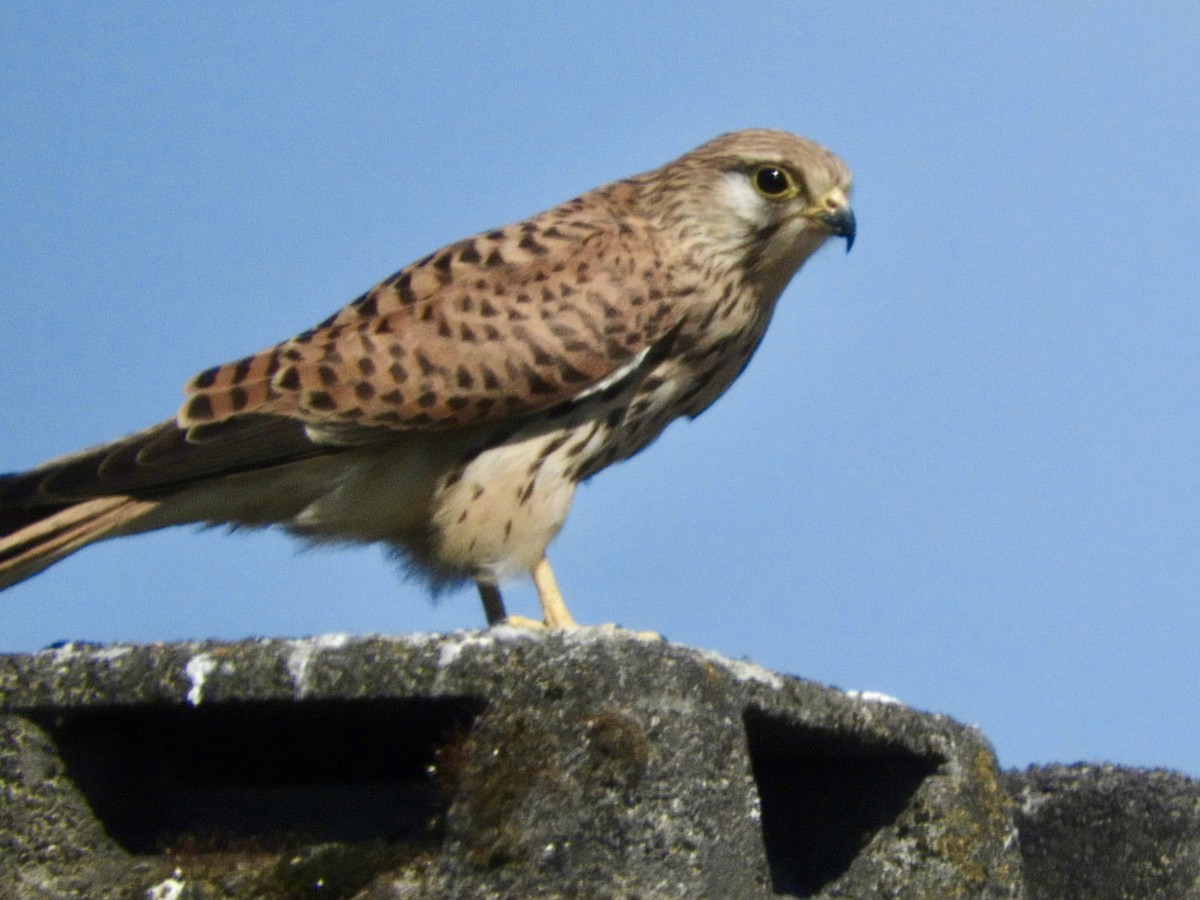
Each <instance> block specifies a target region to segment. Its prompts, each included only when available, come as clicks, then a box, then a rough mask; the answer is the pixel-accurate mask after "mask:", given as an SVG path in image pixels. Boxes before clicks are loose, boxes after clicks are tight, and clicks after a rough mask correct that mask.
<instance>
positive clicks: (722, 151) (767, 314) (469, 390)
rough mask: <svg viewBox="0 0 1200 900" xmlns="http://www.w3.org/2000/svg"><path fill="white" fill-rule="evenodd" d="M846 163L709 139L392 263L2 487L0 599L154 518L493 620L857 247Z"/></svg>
mask: <svg viewBox="0 0 1200 900" xmlns="http://www.w3.org/2000/svg"><path fill="white" fill-rule="evenodd" d="M849 191H850V172H849V170H848V169H847V168H846V165H845V164H844V163H843V162H842V161H841V160H840V159H839V158H838V157H837V156H835V155H834V154H833V153H831V152H830V151H828V150H826V149H825V148H823V147H820V146H818V145H817V144H814V143H812V142H811V141H808V140H806V139H804V138H801V137H797V136H796V135H792V134H788V133H786V132H782V131H766V130H750V131H739V132H734V133H731V134H725V135H722V136H720V137H718V138H716V139H714V140H712V141H709V142H708V143H706V144H704V145H702V146H701V147H699V148H697V149H696V150H693V151H692V152H690V153H687V154H685V155H684V156H681V157H680V158H679V159H677V160H675V161H674V162H670V163H667V164H666V165H665V166H662V167H660V168H657V169H654V170H652V171H650V172H646V173H644V174H642V175H635V176H633V177H632V178H627V179H625V180H623V181H617V182H614V183H612V184H609V185H605V186H603V187H599V188H596V189H595V190H593V191H590V192H589V193H586V194H583V195H582V196H580V197H577V198H575V199H574V200H569V201H567V202H566V203H563V204H562V205H560V206H556V207H554V208H553V209H550V210H547V211H546V212H543V213H541V214H539V215H536V216H533V217H532V218H530V219H526V220H525V221H522V222H517V223H515V224H513V225H509V226H507V227H504V228H497V229H495V230H493V231H487V232H484V233H482V234H478V235H476V236H474V237H470V238H467V239H465V240H462V241H459V242H458V243H455V244H451V245H450V246H448V247H445V248H443V249H441V250H438V251H437V252H436V253H431V254H430V255H429V256H427V257H425V258H424V259H422V260H420V261H418V262H415V263H413V264H412V265H410V266H408V267H407V268H404V269H401V270H400V271H399V272H397V273H396V274H395V275H392V276H391V277H390V278H388V279H386V280H385V281H383V282H381V283H379V284H378V285H376V286H375V287H373V288H372V289H371V290H369V291H367V292H366V293H365V294H363V295H362V296H361V297H359V298H358V299H357V300H354V301H353V302H351V303H350V304H349V305H347V306H346V307H344V308H343V309H342V310H340V311H339V312H338V313H336V314H335V315H333V316H331V317H330V318H328V319H326V320H325V321H324V322H322V323H321V324H319V325H317V326H316V327H314V328H310V329H309V330H307V331H304V332H302V333H300V334H299V335H297V336H296V337H294V338H291V339H290V340H286V341H284V342H282V343H280V344H277V345H275V346H274V347H271V348H269V349H267V350H263V351H262V352H261V353H257V354H255V355H253V356H248V357H246V358H244V359H240V360H238V361H236V362H232V363H227V364H226V365H223V366H217V367H215V368H212V369H208V370H206V371H204V372H201V373H200V374H199V375H197V376H196V377H195V378H193V379H192V380H191V381H190V382H189V383H188V385H187V388H186V392H187V400H186V402H185V403H184V404H183V406H182V407H181V408H180V410H179V412H178V413H177V415H176V416H175V418H173V419H169V420H167V421H165V422H162V423H160V424H158V425H155V426H153V427H151V428H148V429H146V430H145V431H140V432H138V433H136V434H132V435H129V436H127V437H124V438H121V439H119V440H116V441H113V442H112V443H109V444H104V445H102V446H99V447H95V448H92V449H89V450H84V451H82V452H80V453H75V454H71V455H68V456H63V457H60V458H58V459H54V460H51V461H50V462H47V463H44V464H43V465H41V466H38V467H37V468H35V469H32V470H30V471H28V472H23V473H17V474H10V475H4V476H0V588H3V587H7V586H9V585H12V584H14V583H16V582H18V581H21V580H23V579H25V578H29V577H30V576H31V575H34V574H35V573H37V572H39V571H41V570H42V569H44V568H46V567H47V566H49V565H51V564H53V563H55V562H57V561H58V560H60V559H62V558H63V557H65V556H67V555H68V554H70V553H73V552H74V551H76V550H78V549H80V548H81V547H83V546H84V545H85V544H89V543H92V542H93V541H97V540H100V539H102V538H109V537H117V536H120V535H129V534H136V533H139V532H143V531H149V530H152V529H156V528H164V527H166V526H169V525H179V524H184V523H201V524H205V525H219V524H224V525H230V526H246V527H260V526H268V525H279V526H282V527H283V528H284V529H285V530H287V531H289V532H291V533H292V534H295V535H299V536H300V537H302V538H305V539H307V540H309V541H313V542H363V543H371V542H380V543H383V544H385V545H387V546H388V547H389V548H391V549H392V550H393V551H394V552H395V553H396V554H397V555H398V556H399V557H400V559H401V560H402V561H403V562H404V563H405V564H406V565H407V566H408V568H409V569H410V570H411V571H413V572H415V573H417V574H419V575H421V576H423V577H424V578H425V579H427V580H428V581H429V583H430V584H431V586H433V587H434V588H435V589H436V588H437V587H440V586H442V585H445V584H448V583H452V582H456V581H462V580H465V579H473V580H474V581H475V583H476V585H477V586H478V588H479V592H480V595H481V597H482V600H483V605H484V611H485V614H486V616H487V620H488V622H489V624H492V623H495V622H498V621H500V620H501V619H503V618H504V617H505V610H504V604H503V600H502V599H501V595H500V590H499V587H498V585H499V583H500V582H501V581H502V580H503V579H505V578H506V577H508V576H510V575H513V574H519V573H521V572H522V571H526V572H529V573H531V574H532V576H533V580H534V583H535V585H536V587H537V592H538V598H539V600H540V602H541V607H542V614H543V624H544V625H545V626H547V627H561V628H569V627H574V626H575V621H574V619H572V617H571V615H570V613H569V612H568V611H567V608H566V606H565V604H564V603H563V600H562V596H561V595H560V593H559V591H558V588H557V586H556V584H555V580H554V576H553V574H552V572H551V569H550V565H549V563H548V562H547V560H546V546H547V545H548V544H549V543H550V541H551V540H552V539H553V538H554V536H555V535H556V534H557V533H558V530H559V529H560V528H561V527H562V524H563V520H564V519H565V518H566V515H567V510H568V509H569V508H570V505H571V499H572V496H573V495H574V493H575V486H576V485H577V484H579V482H581V481H583V480H584V479H586V478H589V477H591V476H592V475H594V474H596V473H597V472H599V471H600V470H601V469H603V468H604V467H606V466H608V465H611V464H612V463H615V462H618V461H620V460H623V459H628V458H629V457H630V456H633V455H634V454H635V453H637V452H638V451H639V450H641V449H642V448H643V447H645V446H646V445H647V444H649V443H650V442H651V441H653V440H654V439H655V438H656V437H658V435H659V433H660V432H661V431H662V430H663V428H665V427H666V426H667V424H668V423H670V422H671V421H672V420H674V419H676V418H679V417H680V416H693V417H694V416H697V415H699V414H700V413H701V412H703V411H704V410H705V409H706V408H707V407H708V406H709V404H711V403H712V402H713V401H714V400H715V399H716V398H717V397H719V396H720V395H721V394H722V393H723V392H724V391H725V389H726V388H728V387H729V385H730V384H731V383H732V382H733V380H734V379H735V378H736V377H737V376H738V374H739V373H740V372H741V371H742V369H743V368H744V367H745V366H746V363H747V361H748V360H749V359H750V356H751V354H752V353H753V352H754V350H755V348H756V347H757V346H758V344H759V341H760V340H761V339H762V336H763V332H764V331H765V329H766V327H767V323H768V322H769V321H770V318H771V314H772V311H773V310H774V307H775V303H776V301H777V300H778V298H779V295H780V293H781V292H782V291H783V289H784V287H785V286H786V285H787V283H788V281H789V280H790V279H791V277H792V276H793V275H794V274H795V273H796V271H797V270H798V269H799V268H800V266H801V264H802V263H803V262H804V261H805V260H806V259H808V257H809V256H811V255H812V254H813V252H814V251H816V250H817V248H818V247H820V246H821V245H822V244H823V243H824V242H825V241H826V239H828V238H829V237H830V236H838V237H844V238H845V239H846V247H847V249H849V247H850V244H851V243H852V242H853V240H854V215H853V213H852V212H851V209H850V206H849V202H848V195H849Z"/></svg>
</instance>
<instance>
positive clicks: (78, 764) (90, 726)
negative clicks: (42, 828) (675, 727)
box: [22, 698, 483, 854]
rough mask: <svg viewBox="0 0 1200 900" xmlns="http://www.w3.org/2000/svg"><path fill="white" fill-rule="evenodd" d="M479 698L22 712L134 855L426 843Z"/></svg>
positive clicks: (117, 838) (445, 801)
mask: <svg viewBox="0 0 1200 900" xmlns="http://www.w3.org/2000/svg"><path fill="white" fill-rule="evenodd" d="M482 707H483V704H482V703H481V702H479V701H477V700H474V699H471V698H450V699H436V700H430V699H401V700H396V699H386V700H337V701H297V702H247V703H214V704H211V705H209V704H205V705H204V706H202V707H198V708H192V707H177V706H148V707H121V708H111V707H110V708H106V709H81V710H77V711H63V710H61V709H56V710H24V711H22V715H25V716H28V717H29V718H31V719H33V720H34V721H36V722H37V723H38V724H39V725H41V726H42V727H43V728H44V729H46V731H47V732H49V734H50V736H51V737H52V738H53V740H54V741H55V743H56V745H57V747H58V750H59V753H60V756H61V758H62V760H63V762H64V764H65V766H66V770H67V775H68V776H69V777H70V778H71V780H72V781H73V782H74V783H75V784H76V785H78V787H79V789H80V791H81V792H82V793H83V794H84V796H85V797H86V798H87V801H88V803H89V804H90V805H91V807H92V810H93V811H94V812H95V814H96V817H97V818H98V819H99V820H100V822H101V823H102V824H103V825H104V828H105V829H106V831H107V832H108V834H109V836H110V837H112V838H113V839H114V840H115V841H117V843H119V844H120V845H121V846H122V847H124V848H125V849H126V850H127V851H129V852H130V853H135V854H151V853H158V852H162V851H163V850H164V849H165V848H167V847H171V846H174V845H175V844H176V842H178V841H180V840H181V839H186V840H191V841H193V842H195V841H196V840H199V841H200V843H201V844H202V845H204V846H210V847H212V848H213V849H220V848H221V847H222V846H225V845H230V844H236V843H237V842H238V841H245V840H250V839H253V840H255V841H259V842H263V843H264V844H265V845H268V846H269V845H272V844H279V845H287V844H289V843H296V842H303V843H316V842H332V841H346V842H365V841H373V840H385V841H403V840H408V839H416V838H420V837H423V836H427V835H428V833H429V829H430V828H431V824H435V823H436V822H438V821H439V820H440V817H441V816H443V814H444V813H445V809H446V805H447V804H448V802H449V798H448V797H447V796H446V794H445V791H443V790H442V789H441V786H440V785H439V784H438V783H437V782H436V780H435V779H434V778H433V777H432V775H431V774H430V772H431V769H430V767H431V766H434V765H435V763H437V762H438V761H439V759H440V758H441V756H442V754H444V753H446V752H450V751H447V749H446V748H447V747H450V748H451V751H452V745H454V744H456V743H460V742H461V741H463V740H465V739H466V736H467V734H468V733H469V730H470V728H471V726H472V724H473V722H474V720H475V717H476V715H477V714H478V713H479V711H480V710H481V709H482Z"/></svg>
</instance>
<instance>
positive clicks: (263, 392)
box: [179, 208, 678, 433]
mask: <svg viewBox="0 0 1200 900" xmlns="http://www.w3.org/2000/svg"><path fill="white" fill-rule="evenodd" d="M560 209H561V208H560ZM552 212H554V211H552ZM547 215H549V214H543V216H540V217H538V218H537V219H534V220H531V221H529V222H526V223H518V224H516V225H512V226H509V227H508V228H505V229H501V230H499V231H494V232H489V233H487V234H485V235H479V236H477V237H475V238H471V239H468V240H465V241H460V242H459V243H457V244H453V245H451V246H449V247H446V248H445V249H443V250H441V251H439V252H437V253H435V254H432V255H431V256H428V257H426V258H425V259H423V260H421V261H420V262H417V263H414V264H413V265H411V266H409V267H408V268H405V269H402V270H401V271H400V272H398V273H396V274H395V275H393V276H392V277H391V278H389V279H387V280H386V281H384V282H382V283H380V284H379V285H377V286H376V287H374V288H373V289H372V290H370V291H368V292H367V293H366V294H364V295H363V296H362V297H360V298H358V299H357V300H355V301H354V302H353V303H351V304H349V305H348V306H347V307H345V308H344V309H342V310H341V311H340V312H339V313H337V314H336V315H334V316H332V317H331V318H330V319H328V320H326V321H325V322H323V323H321V325H319V326H317V327H316V328H314V329H311V330H309V331H306V332H304V333H303V334H301V335H299V336H297V337H295V338H292V339H291V340H289V341H285V342H283V343H281V344H279V345H277V346H275V347H272V348H270V349H268V350H265V351H263V352H261V353H259V354H257V355H255V356H251V357H248V358H246V359H243V360H239V361H237V362H233V363H229V364H227V365H224V366H219V367H217V368H214V369H209V370H208V371H206V372H203V373H201V374H200V375H198V376H196V378H194V379H193V380H192V381H191V383H190V384H189V385H188V392H189V394H190V397H189V398H188V400H187V402H186V403H185V404H184V406H183V408H182V410H181V411H180V415H179V423H180V425H181V426H182V427H185V428H186V427H192V426H206V425H209V424H211V423H216V422H224V421H227V420H230V419H233V418H236V417H240V416H244V415H250V414H269V415H274V416H286V417H289V418H292V419H296V420H299V421H302V422H303V423H305V424H306V425H308V426H310V432H311V433H322V432H323V431H324V430H326V429H332V430H334V431H336V429H337V427H339V426H347V427H349V428H352V430H353V431H354V432H356V433H358V432H360V431H367V432H369V431H371V430H374V429H385V430H388V431H395V430H401V431H409V430H422V431H430V430H443V429H448V428H454V427H459V426H465V425H472V424H479V423H488V422H499V421H504V420H507V419H513V418H516V417H521V416H524V415H528V414H530V413H534V412H537V411H538V410H542V409H546V408H549V407H552V406H555V405H557V404H560V403H563V402H566V401H569V400H571V399H572V398H574V397H576V396H578V395H580V394H581V393H585V392H587V391H589V390H590V389H593V388H595V386H596V385H601V384H604V383H605V382H606V380H607V379H610V378H612V377H613V376H614V373H618V372H620V371H621V370H622V368H623V367H625V366H628V365H629V364H630V362H631V361H633V360H635V359H637V358H638V357H639V355H640V354H643V353H645V352H647V351H648V349H649V348H650V347H652V346H653V345H654V344H655V343H656V342H658V341H659V340H661V339H662V338H664V337H665V336H666V335H668V334H669V332H670V331H671V329H672V327H673V326H674V325H675V322H676V319H677V309H678V307H677V305H675V304H673V303H672V300H673V298H672V296H671V289H670V286H669V284H668V282H667V278H666V276H665V274H663V270H664V269H665V266H663V265H662V261H661V260H660V259H658V258H657V257H656V256H655V255H654V254H652V253H647V250H646V248H647V247H651V248H652V247H654V246H655V243H656V242H655V240H654V239H653V235H649V234H645V233H636V232H635V231H634V230H633V229H632V227H631V226H629V225H627V224H623V223H617V222H613V223H612V224H611V225H610V226H608V227H598V226H596V225H593V224H589V225H587V226H586V227H584V226H583V224H582V223H581V222H576V223H571V222H568V221H563V220H562V219H561V217H560V218H558V219H554V220H551V221H550V222H549V223H547V222H546V221H545V219H546V216H547Z"/></svg>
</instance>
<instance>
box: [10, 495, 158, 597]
mask: <svg viewBox="0 0 1200 900" xmlns="http://www.w3.org/2000/svg"><path fill="white" fill-rule="evenodd" d="M158 506H159V502H158V501H156V500H139V499H137V498H134V497H124V496H115V497H96V498H93V499H88V500H81V501H79V502H77V503H69V504H64V505H62V506H38V507H34V508H30V509H8V510H0V590H3V589H4V588H6V587H10V586H12V585H14V584H16V583H17V582H19V581H24V580H25V579H26V578H30V577H32V576H34V575H36V574H37V573H38V572H40V571H42V569H45V568H46V567H48V566H51V565H53V564H54V563H56V562H58V561H59V560H60V559H62V558H63V557H65V556H69V555H70V554H72V553H74V552H75V551H76V550H79V549H80V548H82V547H85V546H86V545H88V544H91V543H93V542H94V541H98V540H101V539H102V538H106V537H109V536H110V535H113V534H114V533H124V532H125V531H128V530H129V529H130V526H131V525H133V523H134V522H135V521H136V520H137V519H140V518H141V517H142V516H144V515H146V514H147V513H148V512H150V511H151V510H153V509H155V508H156V507H158Z"/></svg>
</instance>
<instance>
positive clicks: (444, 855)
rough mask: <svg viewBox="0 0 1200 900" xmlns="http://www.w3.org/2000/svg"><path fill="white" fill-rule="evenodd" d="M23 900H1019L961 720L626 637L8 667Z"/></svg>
mask: <svg viewBox="0 0 1200 900" xmlns="http://www.w3.org/2000/svg"><path fill="white" fill-rule="evenodd" d="M0 708H2V709H3V711H4V712H5V715H4V716H3V720H2V726H3V728H4V741H3V745H2V748H0V780H2V783H0V789H2V794H0V885H2V887H0V892H2V891H4V890H7V891H9V892H12V896H16V897H19V898H22V900H24V898H59V897H87V898H132V897H157V898H160V900H165V898H173V900H183V898H190V900H199V898H229V897H255V898H282V897H326V898H329V897H338V898H362V900H366V898H385V897H386V898H422V900H424V898H510V897H511V898H533V897H544V898H550V897H563V898H607V897H642V898H669V897H681V898H691V897H696V898H699V897H707V898H714V900H723V898H733V900H738V898H765V897H775V896H795V897H853V898H859V900H866V898H873V897H879V898H883V897H890V898H896V897H911V898H928V897H979V898H993V897H995V898H1001V897H1003V898H1010V897H1021V896H1023V888H1022V877H1021V860H1020V857H1019V854H1018V849H1017V842H1016V833H1015V830H1014V825H1013V819H1012V815H1011V804H1010V802H1009V800H1008V799H1007V797H1006V795H1005V794H1004V792H1003V791H1002V790H1001V787H1000V784H999V781H998V776H997V772H996V768H995V762H994V759H993V756H992V753H991V750H990V749H989V747H988V745H987V744H986V742H985V741H984V740H983V738H982V737H981V735H980V734H979V733H978V732H976V731H975V730H973V729H970V728H966V727H964V726H962V725H959V724H957V723H955V722H953V721H951V720H949V719H946V718H944V717H941V716H933V715H926V714H922V713H918V712H915V711H913V710H910V709H907V708H906V707H903V706H901V705H899V704H895V703H892V702H886V701H880V700H879V699H870V698H863V697H859V696H851V695H847V694H845V693H842V692H840V691H837V690H833V689H830V688H826V687H822V686H820V685H816V684H813V683H810V682H804V681H799V680H796V679H793V678H788V677H784V676H781V675H777V674H775V673H773V672H769V671H767V670H765V669H762V668H760V667H758V666H754V665H750V664H747V663H741V662H734V661H730V660H727V659H724V658H721V657H719V656H716V655H714V654H711V653H705V652H701V651H697V650H691V649H688V648H685V647H679V646H674V645H671V644H665V643H661V642H657V641H644V640H639V639H637V638H636V637H634V636H631V635H629V634H626V633H623V632H619V631H618V632H612V631H604V630H601V629H583V630H581V631H580V632H577V633H571V634H562V633H550V634H537V633H532V632H528V631H525V630H518V629H511V628H503V627H500V628H494V629H491V630H489V631H483V632H463V633H455V634H452V635H445V636H409V637H402V638H379V637H366V638H349V637H344V636H331V637H322V638H313V639H308V640H295V641H290V640H256V641H243V642H239V643H230V644H223V643H195V644H169V645H151V646H107V647H98V646H88V645H75V644H71V645H66V646H63V647H59V648H56V649H51V650H47V651H44V652H41V653H37V654H31V655H21V656H7V657H0Z"/></svg>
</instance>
